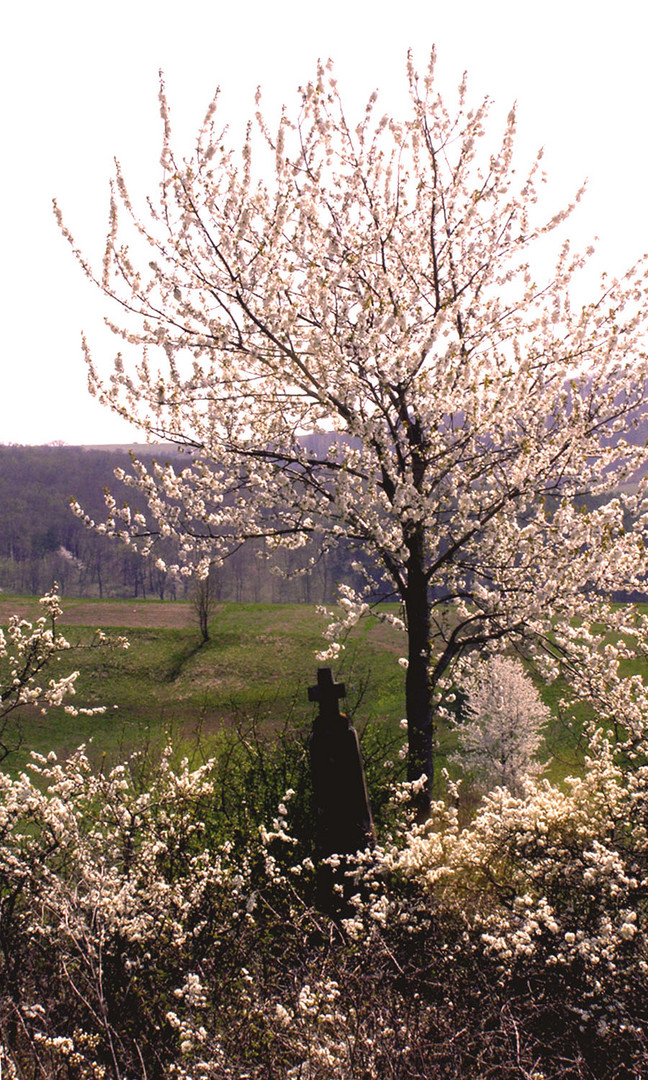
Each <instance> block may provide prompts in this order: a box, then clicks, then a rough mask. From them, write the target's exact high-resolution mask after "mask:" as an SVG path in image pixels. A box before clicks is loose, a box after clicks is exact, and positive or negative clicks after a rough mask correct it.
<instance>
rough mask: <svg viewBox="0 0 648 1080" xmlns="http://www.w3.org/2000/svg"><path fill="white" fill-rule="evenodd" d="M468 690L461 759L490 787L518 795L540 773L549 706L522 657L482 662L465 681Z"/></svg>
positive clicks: (465, 692)
mask: <svg viewBox="0 0 648 1080" xmlns="http://www.w3.org/2000/svg"><path fill="white" fill-rule="evenodd" d="M462 690H463V692H464V694H465V695H466V698H467V700H466V706H465V722H464V723H463V724H461V726H460V727H459V730H458V736H459V745H460V747H461V750H462V751H463V755H459V757H460V760H462V761H463V763H465V764H466V765H467V766H468V768H469V769H471V771H473V772H474V773H475V774H476V775H477V776H478V777H479V778H480V779H481V780H482V781H484V782H485V783H486V784H488V785H489V786H490V787H496V786H498V787H507V788H508V789H509V791H512V792H514V793H515V794H517V793H518V792H519V791H520V789H521V787H522V782H523V780H524V778H525V777H528V776H529V775H531V773H532V772H534V771H535V762H534V757H535V754H536V753H537V751H538V749H539V747H540V744H541V742H542V728H543V726H544V725H545V724H546V722H547V720H548V719H549V716H550V713H549V709H548V708H547V706H546V705H545V704H544V702H543V701H542V700H541V699H540V695H539V694H538V691H537V690H536V688H535V686H534V685H533V682H532V681H531V678H530V676H529V675H527V674H526V673H525V671H524V670H523V668H522V665H521V663H520V662H519V660H512V659H510V657H508V656H493V657H491V658H490V659H489V660H487V661H486V662H485V663H482V664H479V665H478V666H477V668H476V670H474V671H472V672H471V673H470V675H468V676H467V677H466V678H465V679H464V680H463V682H462Z"/></svg>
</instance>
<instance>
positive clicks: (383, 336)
mask: <svg viewBox="0 0 648 1080" xmlns="http://www.w3.org/2000/svg"><path fill="white" fill-rule="evenodd" d="M409 88H410V95H411V112H410V114H409V116H406V117H405V118H404V119H402V120H397V119H395V118H392V117H389V116H380V115H379V113H378V112H377V111H376V100H377V98H376V95H373V96H372V97H371V99H370V100H369V103H368V105H367V108H366V112H365V114H364V115H363V117H362V119H361V120H360V122H359V123H357V124H354V123H351V122H350V121H349V120H348V119H347V116H346V114H345V112H344V109H343V106H342V103H341V101H340V98H339V96H338V91H337V88H336V83H335V80H334V78H333V75H332V72H331V69H330V68H329V67H320V68H319V69H318V72H317V77H316V79H315V80H314V81H313V82H312V83H309V84H308V85H307V86H306V87H305V88H303V89H302V90H301V91H300V98H299V105H298V108H297V110H296V113H295V116H294V119H291V118H290V117H289V116H288V114H287V113H286V112H284V113H283V114H282V116H281V119H280V122H279V126H278V130H277V132H276V135H273V134H272V133H271V132H270V131H269V130H268V127H267V126H266V123H265V121H264V119H263V117H262V115H261V113H260V112H258V113H257V116H256V124H251V125H250V127H249V128H248V133H247V136H246V138H245V140H244V142H243V147H242V151H241V152H240V153H237V152H236V151H235V150H233V149H232V148H231V146H230V143H229V139H228V135H227V132H226V130H223V129H221V128H220V127H219V126H218V124H217V117H216V109H217V101H216V100H214V101H213V102H212V103H211V105H210V106H209V109H208V112H207V114H206V118H205V121H204V123H203V125H202V127H201V129H200V131H199V134H198V139H197V143H196V148H195V152H194V153H193V155H192V156H191V157H190V158H189V159H187V160H179V159H178V158H177V157H176V156H175V155H174V152H173V149H172V144H171V135H170V122H169V112H168V108H167V102H166V98H165V94H164V88H163V87H162V89H161V94H160V102H161V112H162V118H163V124H164V142H163V148H162V157H161V167H162V176H161V182H160V187H159V191H158V194H157V196H156V198H155V199H152V200H150V201H149V203H148V207H147V209H146V211H145V213H144V214H143V215H140V214H138V213H137V212H136V210H135V208H134V206H133V204H132V202H131V199H130V196H129V192H128V189H127V186H126V183H125V180H124V177H123V175H122V172H121V170H120V168H119V166H117V173H116V178H115V183H114V188H113V194H112V197H111V209H110V227H109V232H108V237H107V242H106V249H105V258H104V262H103V271H101V270H98V271H97V272H96V273H95V271H94V270H93V268H92V267H91V266H90V265H89V264H88V262H87V261H86V260H85V258H84V256H83V255H82V254H81V252H80V251H79V250H78V248H77V247H76V245H75V241H74V240H73V238H72V236H71V234H70V233H69V231H68V230H67V228H66V226H65V225H63V223H62V220H61V224H62V227H63V230H64V233H65V235H66V236H67V238H68V239H69V240H70V242H71V243H72V245H73V248H74V251H75V253H76V255H77V257H78V259H79V261H80V262H81V264H82V266H83V267H84V269H85V271H86V272H87V273H88V275H89V276H90V277H92V278H93V279H94V280H96V282H97V284H98V285H99V286H100V287H101V288H102V289H103V291H104V292H105V294H106V295H107V296H108V297H110V298H112V299H113V300H115V301H117V303H118V305H119V306H120V308H121V319H120V320H119V321H118V322H117V323H113V322H111V323H109V325H110V326H111V327H112V329H113V330H114V331H115V333H116V334H117V335H119V336H121V338H122V339H123V348H124V352H123V353H121V352H120V353H119V354H118V355H117V357H116V359H115V361H114V367H113V370H112V373H111V374H110V376H109V377H106V376H102V374H101V371H100V369H99V367H98V366H96V364H95V361H94V360H93V358H92V356H91V354H90V351H89V349H88V348H87V347H86V354H87V360H88V365H89V378H90V386H91V389H92V391H93V392H94V393H95V394H97V395H98V396H99V398H100V400H102V401H103V402H105V403H106V404H107V405H108V406H110V407H111V408H112V409H114V410H115V411H116V412H118V413H120V414H121V415H123V416H125V417H127V418H128V419H130V420H131V421H135V422H136V423H138V424H139V425H140V426H141V428H142V430H143V431H144V432H145V433H146V435H147V436H148V437H150V438H152V439H162V440H168V441H171V442H173V443H175V444H177V445H178V446H180V447H184V448H187V449H188V450H189V451H191V456H190V457H189V459H188V462H187V465H186V467H184V468H182V469H178V468H176V466H175V465H170V464H161V463H159V464H154V465H151V466H149V465H147V464H145V463H144V462H142V461H134V462H133V466H132V470H131V471H130V472H128V473H126V472H120V473H119V477H120V479H121V480H122V481H123V482H124V483H125V484H126V485H128V486H130V487H131V488H132V489H136V490H137V491H139V492H140V493H143V494H144V495H145V496H146V500H147V503H148V511H147V512H146V513H140V512H138V513H133V512H131V510H130V508H129V507H127V506H126V507H124V506H120V505H118V502H117V500H116V499H115V498H114V497H113V496H112V495H108V496H107V507H108V516H107V521H106V522H105V523H102V524H100V525H99V528H101V529H102V530H103V531H106V532H108V533H111V534H114V535H117V536H120V537H121V538H122V539H124V540H126V541H127V542H129V543H132V544H134V545H135V546H136V547H137V548H139V549H140V550H141V551H142V552H143V553H144V554H149V553H151V552H152V551H154V546H155V542H156V540H157V539H158V538H163V537H171V538H174V539H175V540H176V541H177V542H178V543H179V548H180V561H179V563H178V566H177V567H176V568H175V569H176V570H177V571H178V572H180V573H191V572H192V571H193V570H196V569H197V570H198V572H199V573H200V572H204V570H205V569H206V567H207V565H208V563H210V562H212V563H213V562H215V561H216V562H217V561H218V560H222V559H225V558H227V556H228V555H229V554H231V553H232V552H233V551H235V550H236V549H237V548H238V547H239V545H240V544H241V543H242V542H244V541H245V540H247V539H248V538H264V540H265V544H266V550H267V551H271V549H272V547H273V546H278V545H284V546H286V545H288V546H301V545H306V544H308V543H312V545H313V547H312V550H313V559H316V558H318V557H319V555H320V554H321V552H322V550H326V549H329V548H331V547H333V546H335V545H337V544H339V542H340V540H341V538H344V540H345V541H346V542H348V543H349V544H350V545H351V547H352V549H353V548H356V549H357V550H358V552H361V553H363V556H364V559H363V560H362V561H359V562H358V564H357V569H359V570H362V567H364V568H365V570H366V571H367V589H366V591H365V592H364V593H359V592H353V591H351V590H347V591H346V593H345V596H344V597H343V599H344V604H345V615H344V618H343V619H342V620H341V621H340V622H339V624H338V627H337V628H338V629H340V628H341V627H342V626H344V625H345V624H348V623H349V622H353V620H355V619H357V618H358V617H359V615H360V614H362V612H364V611H366V610H367V609H368V607H369V604H370V601H371V599H372V597H373V599H375V598H377V597H378V598H381V599H388V598H395V599H397V600H398V601H399V602H400V604H401V605H402V609H403V616H404V623H405V625H406V629H407V634H408V642H409V644H408V655H407V675H406V687H405V694H406V710H407V718H408V726H409V775H410V778H415V777H418V776H421V775H422V774H423V773H425V774H427V776H428V778H431V776H432V770H433V745H434V714H435V707H436V703H437V701H438V700H439V696H440V694H441V692H442V690H443V687H444V683H445V681H446V680H447V679H448V677H449V673H450V672H451V670H452V668H453V665H454V664H455V662H456V661H457V660H458V659H460V658H461V657H462V656H464V655H466V654H467V653H469V652H471V651H473V650H475V649H477V648H481V647H483V646H484V644H485V643H488V642H492V641H494V640H497V641H504V640H505V639H510V638H514V639H516V642H517V644H518V645H522V643H524V647H525V648H527V649H530V650H531V651H535V652H536V653H543V652H544V653H545V654H546V656H548V657H549V658H551V660H552V663H555V661H556V660H557V659H558V658H561V657H567V656H568V654H569V650H570V643H571V641H572V640H573V638H574V634H575V631H574V629H573V626H574V622H573V620H574V617H575V616H577V617H578V618H579V620H580V625H581V626H582V625H587V624H589V623H591V621H592V619H593V617H594V616H596V617H597V618H602V617H603V613H602V610H601V606H600V604H599V603H598V601H596V598H597V597H601V596H604V595H609V594H610V592H611V590H614V589H616V588H619V587H623V588H632V587H635V586H637V585H638V584H639V582H640V581H641V579H642V577H643V575H644V573H645V571H646V560H647V554H646V552H647V550H648V549H647V548H646V547H645V545H644V543H643V537H644V533H645V526H646V516H645V515H646V508H647V507H646V502H645V495H644V486H643V483H641V484H640V485H639V486H638V487H637V486H636V485H635V486H634V487H632V488H631V489H630V488H628V487H625V488H622V485H623V484H625V483H626V482H627V481H629V480H630V479H631V478H633V477H636V474H637V471H638V469H639V468H640V467H641V466H642V465H643V464H644V463H645V461H646V456H647V452H646V449H645V448H644V447H643V446H639V445H635V444H634V443H633V442H632V432H633V428H634V426H635V425H636V424H637V422H638V420H639V419H640V418H641V417H642V416H643V414H644V407H645V403H646V380H647V377H648V365H647V361H646V352H645V342H644V330H645V321H646V312H647V311H648V305H647V304H646V268H645V263H643V262H642V263H640V264H639V265H638V266H637V267H635V268H634V269H632V270H631V271H629V272H628V274H627V275H626V276H625V277H624V278H623V279H622V280H620V281H611V282H607V281H605V280H604V281H603V282H602V283H601V285H600V287H599V286H597V287H595V289H594V291H593V295H592V299H591V301H589V302H586V303H578V304H573V303H572V299H571V292H572V289H571V286H572V282H573V279H574V277H575V276H578V273H579V271H581V270H582V269H583V266H584V264H585V262H586V261H587V255H582V256H581V255H579V254H574V253H573V252H572V250H571V248H570V246H569V243H568V242H566V241H564V242H563V241H560V242H559V243H558V246H557V255H556V260H557V261H556V264H555V269H554V270H553V272H550V273H548V274H547V275H546V276H539V271H538V270H537V269H533V267H532V264H531V259H532V257H533V254H534V251H536V250H537V249H539V250H540V253H541V254H542V257H543V265H544V259H545V256H546V252H547V250H548V248H547V239H546V237H547V235H548V234H551V233H553V232H554V230H557V229H559V228H560V227H561V225H562V223H563V222H564V220H565V218H566V217H567V216H568V214H569V211H570V210H571V209H572V207H568V208H567V210H565V211H564V212H561V213H557V214H548V215H545V216H543V215H541V214H540V212H539V210H538V208H537V202H538V190H539V186H540V183H541V181H542V173H541V156H538V159H537V160H536V161H535V162H534V163H533V164H532V166H531V167H530V169H529V171H528V172H527V173H526V174H525V175H522V174H521V173H520V172H518V171H517V169H516V167H515V165H514V156H513V145H514V136H515V126H516V120H515V113H514V111H513V112H511V114H510V115H509V117H508V120H507V122H506V124H505V127H504V131H503V135H502V136H501V139H498V141H497V142H495V143H494V144H492V145H488V144H487V143H486V141H485V123H486V119H487V114H488V111H489V104H488V101H485V102H483V103H481V104H477V105H476V106H471V105H470V104H469V102H468V100H467V91H466V84H465V80H464V82H462V84H461V86H460V88H459V92H458V101H457V103H456V104H455V105H454V106H453V107H452V108H450V107H449V106H447V105H446V104H445V102H444V100H443V98H442V97H441V96H440V94H439V93H438V92H437V90H436V89H435V84H434V55H433V56H432V59H431V62H430V64H429V67H428V69H427V70H426V73H425V76H424V78H423V79H420V78H418V77H417V75H416V74H415V72H414V69H413V67H412V64H411V62H410V65H409ZM57 213H59V212H58V210H57ZM124 217H125V221H124ZM59 219H60V213H59ZM129 228H130V230H131V237H130V241H129V239H128V237H127V236H124V238H123V239H122V230H123V229H125V230H128V229H129ZM129 244H130V246H129ZM554 250H556V249H554ZM588 254H589V253H588ZM136 356H137V357H139V359H136ZM322 432H329V433H332V434H331V438H330V440H329V445H328V446H327V448H326V449H325V450H317V449H315V446H316V445H320V446H321V440H320V442H319V443H318V444H316V443H315V442H313V440H311V442H310V443H309V439H308V435H309V433H322ZM613 493H614V494H613ZM585 499H588V500H591V501H589V502H588V503H587V505H588V507H592V506H594V507H595V508H594V509H585V505H584V500H585ZM79 513H82V511H81V509H80V508H79ZM368 563H369V564H370V569H368V570H367V565H368ZM550 620H551V632H550ZM332 632H333V631H332ZM335 645H336V642H333V647H335Z"/></svg>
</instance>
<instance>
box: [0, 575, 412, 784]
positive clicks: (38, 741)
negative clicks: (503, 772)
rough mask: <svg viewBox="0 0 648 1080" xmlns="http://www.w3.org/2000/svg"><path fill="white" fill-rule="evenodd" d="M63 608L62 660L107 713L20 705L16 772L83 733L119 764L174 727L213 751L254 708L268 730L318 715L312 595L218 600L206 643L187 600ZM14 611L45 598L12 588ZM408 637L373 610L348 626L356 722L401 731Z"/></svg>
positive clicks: (68, 603)
mask: <svg viewBox="0 0 648 1080" xmlns="http://www.w3.org/2000/svg"><path fill="white" fill-rule="evenodd" d="M62 607H63V619H62V621H61V626H60V629H61V630H62V632H63V633H64V635H65V637H66V638H67V640H68V641H69V642H70V644H71V645H72V646H74V647H75V648H74V651H73V652H72V653H70V655H69V657H68V656H64V657H63V659H62V660H61V661H60V665H61V667H62V666H63V665H65V667H66V669H68V668H69V670H78V671H79V677H78V680H77V683H76V691H77V692H76V696H75V698H74V699H72V700H73V703H74V704H75V705H77V706H84V707H96V706H99V705H105V706H106V712H105V713H104V714H103V715H99V716H95V717H84V716H77V717H74V716H70V715H68V714H66V713H65V711H64V709H63V708H62V707H61V708H53V709H51V710H50V711H49V712H48V713H47V715H45V716H40V715H37V716H36V715H32V716H30V715H28V714H26V713H25V714H23V717H22V719H21V727H22V736H23V745H22V747H21V749H20V750H19V751H17V752H16V753H15V754H12V756H11V758H10V759H8V761H7V767H8V768H9V769H10V771H15V770H16V769H20V768H22V767H23V766H24V764H25V762H26V761H27V759H28V756H29V752H30V751H31V750H35V751H37V752H39V753H43V754H47V753H48V752H49V751H50V750H54V751H55V752H56V753H57V754H58V755H59V756H66V755H67V754H69V753H70V752H72V751H73V750H75V749H76V748H77V746H79V745H80V744H82V743H85V744H87V747H88V754H89V756H90V757H91V759H92V760H94V761H98V760H101V759H104V758H105V759H106V761H107V763H108V764H112V763H114V762H115V761H117V760H122V759H123V758H124V757H125V756H126V755H127V754H128V753H129V752H130V751H131V750H133V749H141V748H142V746H144V745H149V744H150V745H151V746H152V747H161V745H162V744H163V743H164V742H165V741H166V740H167V739H169V738H171V739H172V740H173V741H174V743H177V744H178V745H186V746H187V748H190V747H191V746H192V744H193V745H195V744H196V742H197V740H200V743H201V746H202V749H203V750H205V751H208V750H209V748H210V746H213V745H215V744H216V742H217V740H218V735H219V733H220V732H221V731H222V730H223V729H226V728H228V727H232V726H233V725H236V724H241V723H245V722H246V721H248V720H249V719H250V718H254V719H255V720H257V721H260V723H261V725H262V726H263V727H264V728H265V729H270V730H272V728H274V727H278V726H282V725H284V724H285V722H286V721H287V720H288V719H289V718H292V720H293V722H294V725H295V726H296V727H300V726H304V725H306V724H308V723H310V721H312V718H313V715H314V710H313V706H312V705H311V704H309V702H308V687H309V686H310V685H312V684H313V683H314V682H315V680H316V675H317V667H318V661H317V660H316V658H315V653H316V652H317V651H318V650H320V649H322V648H323V646H324V639H323V637H322V632H323V630H324V628H325V626H326V618H325V616H323V615H322V614H320V613H318V611H317V609H316V607H315V605H308V604H236V603H223V604H219V605H217V607H216V609H215V612H214V616H213V619H212V621H211V624H210V638H209V641H207V642H205V643H204V644H201V641H200V635H199V632H198V628H197V626H196V625H195V622H194V619H193V613H192V608H191V605H190V604H189V603H187V602H181V601H178V602H172V601H164V602H163V601H158V600H146V601H133V600H110V601H103V600H87V599H75V598H70V599H63V600H62ZM11 614H18V615H20V616H21V617H23V618H26V619H29V620H30V621H33V620H34V619H36V618H37V617H38V615H39V614H40V610H39V605H38V600H37V598H35V597H25V596H13V597H11V596H4V597H3V598H2V600H0V626H6V624H7V622H8V619H9V616H10V615H11ZM97 628H101V629H102V630H103V631H104V632H105V633H106V634H108V635H111V636H125V637H126V638H127V639H128V641H129V643H130V647H129V648H128V649H127V650H124V649H121V648H110V647H107V646H101V647H91V643H92V640H93V637H94V633H95V630H96V629H97ZM405 648H406V643H405V636H404V634H402V633H399V632H398V631H397V630H394V629H393V628H391V627H389V626H386V625H384V624H381V623H378V622H377V621H375V620H372V621H369V622H366V623H365V624H363V625H361V626H359V627H357V628H356V630H355V631H354V632H353V634H352V635H351V637H350V639H349V642H348V644H347V648H346V649H345V651H344V652H343V653H342V655H341V658H340V662H339V663H337V664H336V665H335V676H336V678H337V679H339V680H342V681H344V682H345V685H346V689H347V698H346V700H345V703H344V708H345V709H346V711H347V713H349V715H351V716H352V717H353V718H354V722H355V723H356V725H357V726H358V727H359V729H361V730H362V729H363V728H364V727H365V726H366V725H367V724H370V725H373V724H375V723H376V722H379V723H380V725H381V726H384V727H386V728H387V729H388V730H389V731H391V732H393V733H396V732H397V731H398V723H399V720H400V718H401V717H402V715H403V694H404V690H403V670H402V668H401V667H400V666H399V665H398V663H397V660H398V657H399V656H402V655H403V652H404V650H405Z"/></svg>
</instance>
